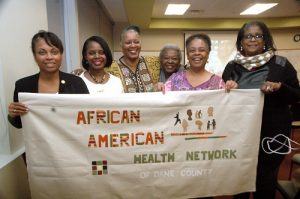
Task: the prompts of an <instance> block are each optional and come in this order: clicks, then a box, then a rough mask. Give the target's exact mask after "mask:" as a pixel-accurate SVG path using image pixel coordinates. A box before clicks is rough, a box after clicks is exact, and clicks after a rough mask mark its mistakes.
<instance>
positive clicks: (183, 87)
mask: <svg viewBox="0 0 300 199" xmlns="http://www.w3.org/2000/svg"><path fill="white" fill-rule="evenodd" d="M224 87H225V83H224V81H223V79H222V78H221V77H220V76H217V75H215V74H213V75H212V76H211V78H210V79H209V80H207V81H206V82H204V83H202V84H200V85H198V86H195V87H194V86H192V85H191V84H190V83H189V81H188V80H187V78H186V70H184V71H178V72H177V73H174V74H173V75H172V76H171V77H170V78H169V79H168V80H167V81H166V83H165V90H166V91H192V90H216V89H223V88H224Z"/></svg>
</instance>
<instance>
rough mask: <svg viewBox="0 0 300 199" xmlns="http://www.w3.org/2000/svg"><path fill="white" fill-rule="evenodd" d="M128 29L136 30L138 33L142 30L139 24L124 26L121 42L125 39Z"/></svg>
mask: <svg viewBox="0 0 300 199" xmlns="http://www.w3.org/2000/svg"><path fill="white" fill-rule="evenodd" d="M128 31H134V32H136V33H138V34H139V35H140V34H141V30H140V28H139V27H138V26H136V25H130V26H127V27H126V28H124V30H123V31H122V33H121V36H120V41H121V43H122V41H123V39H124V35H125V33H127V32H128Z"/></svg>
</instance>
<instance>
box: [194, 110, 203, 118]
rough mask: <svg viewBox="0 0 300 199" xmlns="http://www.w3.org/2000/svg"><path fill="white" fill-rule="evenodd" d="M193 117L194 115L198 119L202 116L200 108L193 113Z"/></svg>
mask: <svg viewBox="0 0 300 199" xmlns="http://www.w3.org/2000/svg"><path fill="white" fill-rule="evenodd" d="M195 117H196V118H197V119H200V118H201V117H202V113H201V110H199V111H196V115H195Z"/></svg>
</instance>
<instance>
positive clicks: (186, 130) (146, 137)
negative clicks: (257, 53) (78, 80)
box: [20, 90, 263, 199]
mask: <svg viewBox="0 0 300 199" xmlns="http://www.w3.org/2000/svg"><path fill="white" fill-rule="evenodd" d="M20 101H21V102H23V103H24V104H26V105H27V106H28V107H29V109H30V111H29V113H28V114H26V115H25V116H23V117H22V123H23V131H24V138H25V147H26V154H27V162H28V174H29V182H30V187H31V194H32V198H33V199H44V198H51V199H56V198H57V199H66V198H67V199H82V198H84V199H89V198H105V199H108V198H109V199H113V198H130V199H132V198H138V199H140V198H143V199H145V198H172V199H173V198H174V199H176V198H192V197H204V196H217V195H231V194H235V193H240V192H246V191H254V190H255V176H256V165H257V154H258V146H259V137H260V126H261V116H262V107H263V94H261V92H260V91H259V90H234V91H231V92H230V93H225V92H224V90H215V91H202V92H188V91H186V92H167V93H166V94H165V95H163V94H162V93H136V94H120V95H115V96H110V95H63V94H62V95H57V94H52V95H51V94H31V93H21V94H20Z"/></svg>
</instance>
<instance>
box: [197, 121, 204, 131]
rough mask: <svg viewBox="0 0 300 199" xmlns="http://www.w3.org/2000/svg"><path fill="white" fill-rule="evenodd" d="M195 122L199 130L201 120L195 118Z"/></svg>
mask: <svg viewBox="0 0 300 199" xmlns="http://www.w3.org/2000/svg"><path fill="white" fill-rule="evenodd" d="M195 124H196V125H197V126H198V129H199V130H201V129H202V124H203V122H202V121H201V120H196V121H195Z"/></svg>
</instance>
